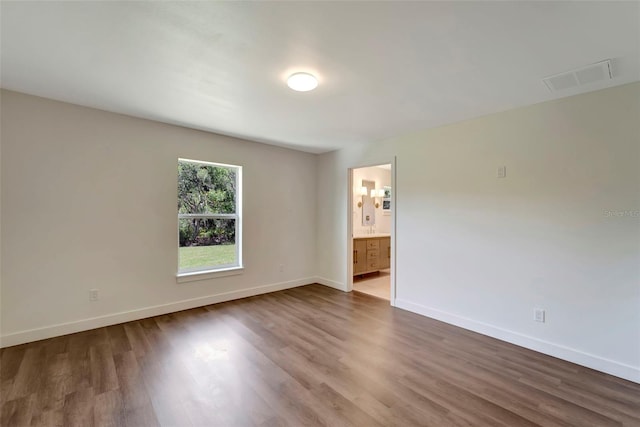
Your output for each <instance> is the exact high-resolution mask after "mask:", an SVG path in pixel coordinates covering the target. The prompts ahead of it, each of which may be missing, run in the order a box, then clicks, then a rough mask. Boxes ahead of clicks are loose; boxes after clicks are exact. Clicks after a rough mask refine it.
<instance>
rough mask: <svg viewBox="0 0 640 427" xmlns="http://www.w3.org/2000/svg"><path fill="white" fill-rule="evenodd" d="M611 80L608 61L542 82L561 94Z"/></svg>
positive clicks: (556, 75)
mask: <svg viewBox="0 0 640 427" xmlns="http://www.w3.org/2000/svg"><path fill="white" fill-rule="evenodd" d="M611 78H612V74H611V61H610V60H609V59H607V60H606V61H600V62H596V63H595V64H591V65H587V66H586V67H582V68H577V69H575V70H572V71H567V72H565V73H560V74H555V75H553V76H549V77H545V78H544V79H542V81H543V82H544V84H546V85H547V87H548V88H549V90H550V91H551V92H559V91H561V90H565V89H571V88H574V87H578V86H584V85H588V84H591V83H595V82H599V81H604V80H611Z"/></svg>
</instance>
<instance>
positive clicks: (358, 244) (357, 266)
mask: <svg viewBox="0 0 640 427" xmlns="http://www.w3.org/2000/svg"><path fill="white" fill-rule="evenodd" d="M366 271H367V241H366V240H364V239H354V240H353V274H354V275H357V274H364V273H365V272H366Z"/></svg>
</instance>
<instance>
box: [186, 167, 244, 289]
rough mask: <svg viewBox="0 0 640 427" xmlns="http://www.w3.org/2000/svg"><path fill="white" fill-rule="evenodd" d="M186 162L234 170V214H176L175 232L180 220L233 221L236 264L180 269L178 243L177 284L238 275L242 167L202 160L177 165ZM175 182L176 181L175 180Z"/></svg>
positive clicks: (239, 268)
mask: <svg viewBox="0 0 640 427" xmlns="http://www.w3.org/2000/svg"><path fill="white" fill-rule="evenodd" d="M180 162H188V163H194V164H198V165H206V166H214V167H223V168H230V169H235V171H236V212H235V213H233V214H181V213H178V216H177V219H178V220H177V224H176V230H177V233H178V240H179V233H180V220H181V219H189V218H191V219H196V218H197V219H235V235H236V244H235V246H236V248H235V249H236V262H235V263H232V264H223V265H216V266H208V267H203V268H189V269H183V270H181V269H180V253H179V252H180V242H179V241H178V274H177V278H178V282H179V283H181V282H190V281H194V280H204V279H210V278H215V277H224V276H231V275H234V274H240V273H241V272H242V270H243V269H244V267H243V263H242V166H238V165H230V164H225V163H214V162H206V161H203V160H193V159H184V158H178V163H180ZM176 182H177V180H176Z"/></svg>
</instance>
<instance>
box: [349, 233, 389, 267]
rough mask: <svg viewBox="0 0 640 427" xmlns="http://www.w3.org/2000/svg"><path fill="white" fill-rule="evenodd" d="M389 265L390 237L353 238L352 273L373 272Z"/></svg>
mask: <svg viewBox="0 0 640 427" xmlns="http://www.w3.org/2000/svg"><path fill="white" fill-rule="evenodd" d="M390 266H391V238H390V237H359V238H354V239H353V275H354V276H357V275H360V274H366V273H374V272H376V271H380V270H382V269H384V268H389V267H390Z"/></svg>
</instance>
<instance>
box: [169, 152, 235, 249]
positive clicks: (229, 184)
mask: <svg viewBox="0 0 640 427" xmlns="http://www.w3.org/2000/svg"><path fill="white" fill-rule="evenodd" d="M236 182H237V180H236V172H235V170H234V169H233V168H226V167H222V166H212V165H204V164H198V163H192V162H186V161H180V162H178V213H179V214H233V213H236V211H235V209H236ZM179 230H180V246H210V245H221V244H234V243H235V219H226V218H225V219H219V218H215V219H213V218H181V219H180V221H179Z"/></svg>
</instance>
